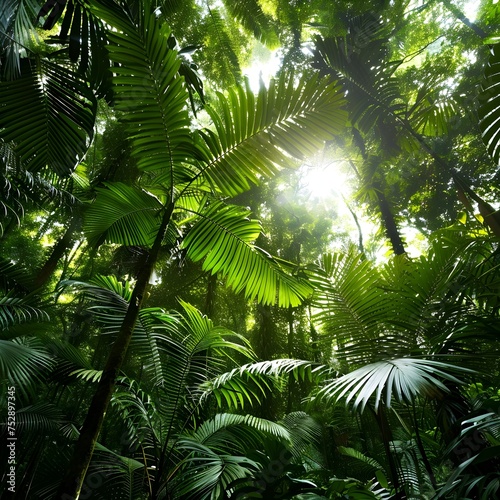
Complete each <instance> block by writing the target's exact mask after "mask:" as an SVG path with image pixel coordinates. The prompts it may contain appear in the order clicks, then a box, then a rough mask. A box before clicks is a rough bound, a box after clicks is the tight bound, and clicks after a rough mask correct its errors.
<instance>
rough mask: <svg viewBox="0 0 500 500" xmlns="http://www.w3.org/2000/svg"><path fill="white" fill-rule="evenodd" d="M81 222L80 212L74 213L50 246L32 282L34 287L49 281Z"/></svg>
mask: <svg viewBox="0 0 500 500" xmlns="http://www.w3.org/2000/svg"><path fill="white" fill-rule="evenodd" d="M81 224H82V219H81V216H80V214H75V215H74V216H73V219H72V220H71V223H70V225H69V226H68V228H67V229H66V231H65V233H64V234H63V236H62V237H61V239H60V240H59V241H58V242H57V243H56V244H55V245H54V247H53V248H52V252H51V254H50V256H49V258H48V259H47V260H46V261H45V264H44V265H43V266H42V267H41V269H40V270H39V271H38V273H37V275H36V277H35V280H34V282H33V284H34V287H35V289H37V288H40V287H42V286H43V285H45V284H46V283H47V281H49V279H50V277H51V276H52V274H53V273H54V271H55V270H56V268H57V265H58V263H59V261H60V260H61V258H62V256H63V255H64V252H66V250H67V249H68V248H69V246H70V245H71V243H72V242H73V235H74V234H75V232H76V231H78V230H79V229H80V227H81Z"/></svg>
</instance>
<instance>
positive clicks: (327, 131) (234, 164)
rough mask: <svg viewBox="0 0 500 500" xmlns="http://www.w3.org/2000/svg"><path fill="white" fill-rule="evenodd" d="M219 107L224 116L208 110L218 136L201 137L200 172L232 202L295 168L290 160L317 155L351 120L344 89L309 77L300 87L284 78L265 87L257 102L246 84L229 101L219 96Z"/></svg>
mask: <svg viewBox="0 0 500 500" xmlns="http://www.w3.org/2000/svg"><path fill="white" fill-rule="evenodd" d="M218 101H219V102H218V108H219V109H220V112H216V110H215V108H212V107H207V111H208V112H209V114H210V117H211V118H212V120H213V122H214V127H215V130H216V132H213V131H211V130H205V131H202V132H200V134H201V137H202V139H203V142H204V145H203V148H202V151H203V152H202V155H203V156H202V158H203V160H204V164H200V169H201V171H202V173H203V176H204V177H205V178H206V179H208V181H209V182H210V183H211V184H213V185H214V186H216V187H217V188H218V189H219V190H220V191H221V192H222V193H223V194H227V195H229V196H234V195H236V194H238V193H241V192H243V191H245V190H247V189H248V188H249V187H250V185H251V183H257V182H258V180H259V178H260V177H268V176H270V175H273V174H275V173H276V172H277V171H278V170H279V169H280V168H282V167H284V166H287V165H290V156H291V157H293V158H296V159H304V158H306V157H308V156H311V155H313V154H314V153H316V152H317V151H318V150H319V149H320V148H321V147H322V146H323V144H324V141H326V140H328V139H331V138H332V136H333V134H335V133H337V132H339V131H340V130H341V129H342V127H343V126H344V123H345V120H346V113H345V111H344V110H343V108H342V107H343V104H344V99H343V96H342V93H341V92H340V89H339V87H338V86H337V85H335V84H332V83H329V82H327V81H326V80H322V79H320V78H319V77H318V75H307V74H305V75H303V76H302V77H301V78H300V79H299V80H298V81H297V82H296V81H295V79H294V77H293V75H286V74H282V76H281V77H280V78H279V80H274V79H273V80H271V83H270V85H269V88H268V89H266V88H265V87H264V86H263V85H262V86H261V88H260V90H259V93H258V95H257V96H255V95H254V94H253V92H252V91H251V89H250V87H249V84H248V81H246V83H245V86H244V87H242V86H237V87H234V88H233V89H231V90H230V91H229V95H228V97H227V98H226V97H224V96H223V95H222V94H218ZM201 146H202V145H201V144H200V150H201Z"/></svg>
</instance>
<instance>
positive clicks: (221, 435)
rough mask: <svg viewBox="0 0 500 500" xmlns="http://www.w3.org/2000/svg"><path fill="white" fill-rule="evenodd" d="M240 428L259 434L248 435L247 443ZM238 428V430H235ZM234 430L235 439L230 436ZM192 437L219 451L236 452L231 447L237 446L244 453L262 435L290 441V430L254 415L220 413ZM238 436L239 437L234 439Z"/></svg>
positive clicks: (206, 422)
mask: <svg viewBox="0 0 500 500" xmlns="http://www.w3.org/2000/svg"><path fill="white" fill-rule="evenodd" d="M240 428H248V429H251V430H252V431H253V432H254V433H255V432H256V433H257V434H258V436H257V437H258V439H256V436H255V434H253V435H252V434H251V435H249V436H247V437H246V439H247V440H248V438H249V441H248V442H247V443H246V444H245V442H244V435H243V434H242V433H241V432H239V431H237V429H240ZM235 429H236V431H235ZM233 432H234V434H235V435H234V436H233V439H230V438H229V436H230V435H231V434H232V433H233ZM189 435H190V436H191V438H192V439H195V440H197V441H198V442H200V443H202V444H204V445H205V446H208V447H209V448H210V449H212V450H216V451H218V452H225V453H229V452H234V450H230V447H237V448H238V449H239V450H240V452H241V453H244V451H245V447H246V448H250V447H251V446H253V445H255V444H256V442H258V440H259V439H260V438H262V435H269V436H273V437H274V438H276V439H279V440H281V441H290V439H291V437H290V433H289V431H288V430H287V429H286V428H285V427H284V426H283V425H280V424H279V423H276V422H272V421H270V420H265V419H262V418H258V417H254V416H253V415H236V414H232V413H219V414H217V415H216V416H215V417H214V418H212V419H210V420H207V421H205V422H203V423H202V424H201V425H200V426H199V427H198V428H197V429H196V430H195V431H194V432H192V433H191V434H189ZM234 437H237V439H234Z"/></svg>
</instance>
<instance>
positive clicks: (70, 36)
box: [37, 0, 117, 101]
mask: <svg viewBox="0 0 500 500" xmlns="http://www.w3.org/2000/svg"><path fill="white" fill-rule="evenodd" d="M111 5H112V4H111V3H109V2H108V3H107V7H108V9H109V8H111ZM116 8H117V7H116V6H115V9H116ZM61 17H63V21H62V23H61V29H60V31H59V34H58V35H57V36H55V37H50V38H49V39H48V40H47V42H48V43H56V44H58V45H63V47H65V48H64V49H61V50H59V51H57V55H58V56H59V57H61V56H63V55H64V56H67V57H68V58H69V60H70V61H71V62H72V63H78V71H79V72H80V73H82V74H86V76H88V77H89V78H88V80H89V84H90V85H91V86H92V87H93V89H94V90H95V91H96V93H97V95H98V96H99V97H106V98H107V100H108V101H110V100H111V92H110V90H111V89H110V79H111V68H110V66H111V64H110V61H109V55H108V52H107V48H106V45H107V43H108V40H107V36H106V30H105V29H104V26H103V23H102V21H101V20H100V19H99V18H98V17H97V16H95V15H94V14H93V12H92V10H91V9H89V6H88V5H87V3H86V2H82V1H81V0H58V1H51V0H49V1H47V2H45V3H44V4H43V5H42V7H41V8H40V10H39V12H38V16H37V19H39V18H46V19H45V22H44V24H43V29H45V30H51V29H52V28H53V27H54V26H55V24H56V23H57V21H58V20H59V19H60V18H61Z"/></svg>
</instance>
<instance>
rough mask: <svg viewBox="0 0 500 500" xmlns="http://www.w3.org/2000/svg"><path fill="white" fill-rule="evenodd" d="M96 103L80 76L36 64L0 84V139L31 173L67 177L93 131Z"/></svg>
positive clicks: (81, 154)
mask: <svg viewBox="0 0 500 500" xmlns="http://www.w3.org/2000/svg"><path fill="white" fill-rule="evenodd" d="M96 111H97V102H96V99H95V98H94V96H93V94H92V92H91V90H90V89H89V88H88V87H87V85H86V83H85V82H84V81H83V80H82V79H81V78H80V76H79V75H78V74H77V73H75V72H73V71H71V70H70V69H69V68H67V67H64V68H63V67H60V66H58V65H57V64H55V63H53V62H50V61H46V60H39V61H37V63H36V64H35V63H33V64H30V65H28V64H26V65H25V66H24V67H23V68H22V75H21V77H20V78H18V79H16V80H13V81H8V82H1V83H0V137H1V138H2V139H3V140H5V141H6V142H12V144H13V146H14V151H15V152H16V153H17V154H18V155H19V157H20V158H21V161H22V162H23V163H24V164H25V165H26V167H27V169H28V170H30V171H38V170H41V169H44V168H45V167H47V166H48V167H49V168H50V169H51V170H53V171H54V172H56V173H57V174H58V175H61V176H65V175H69V174H71V173H72V172H73V171H74V169H75V167H76V165H77V163H78V162H79V161H81V160H82V158H83V156H84V154H85V153H86V151H87V148H88V146H89V144H90V140H91V138H92V135H93V132H94V121H95V115H96Z"/></svg>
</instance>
